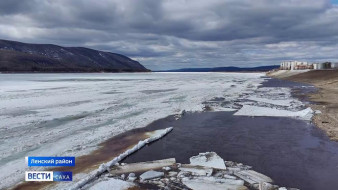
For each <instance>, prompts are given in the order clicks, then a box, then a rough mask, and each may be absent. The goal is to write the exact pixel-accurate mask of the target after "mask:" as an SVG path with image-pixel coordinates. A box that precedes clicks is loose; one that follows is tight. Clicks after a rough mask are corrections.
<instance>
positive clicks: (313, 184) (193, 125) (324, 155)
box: [124, 81, 338, 190]
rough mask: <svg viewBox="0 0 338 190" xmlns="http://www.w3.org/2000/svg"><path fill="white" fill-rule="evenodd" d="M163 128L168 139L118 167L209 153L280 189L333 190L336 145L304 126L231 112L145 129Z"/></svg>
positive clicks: (337, 171) (337, 170) (337, 176)
mask: <svg viewBox="0 0 338 190" xmlns="http://www.w3.org/2000/svg"><path fill="white" fill-rule="evenodd" d="M272 82H273V81H272ZM270 83H271V82H270ZM269 85H271V84H269ZM275 85H277V84H275ZM169 126H173V127H174V130H173V131H172V132H171V133H170V134H168V135H167V136H166V137H164V138H163V139H161V140H159V141H156V142H154V143H152V144H150V145H149V146H147V147H145V148H143V149H141V150H140V151H138V152H136V153H135V154H133V155H131V156H130V157H128V158H127V159H126V160H125V161H124V162H127V163H128V162H129V163H131V162H140V161H149V160H157V159H165V158H171V157H174V158H176V159H177V162H181V163H189V158H190V157H191V156H194V155H197V154H198V153H200V152H207V151H214V152H216V153H217V154H219V155H220V156H221V157H222V158H224V159H225V160H231V161H236V162H242V163H243V164H246V165H250V166H253V169H254V170H256V171H258V172H261V173H263V174H265V175H268V176H270V177H271V178H272V179H274V181H275V183H276V184H278V185H280V186H288V187H295V188H300V189H305V190H331V189H332V190H334V189H338V143H336V142H331V141H330V140H329V139H328V138H327V137H326V136H325V135H324V133H323V132H322V131H320V130H319V129H317V128H316V127H315V126H313V125H312V124H309V123H308V122H305V121H301V120H296V119H291V118H282V117H246V116H233V112H204V113H188V114H186V115H185V116H184V117H183V118H181V119H180V120H178V121H176V120H174V119H173V117H168V118H165V119H161V120H158V121H155V122H154V123H152V124H150V125H149V126H148V127H147V128H148V129H149V130H150V129H159V128H166V127H169Z"/></svg>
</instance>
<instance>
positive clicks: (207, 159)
mask: <svg viewBox="0 0 338 190" xmlns="http://www.w3.org/2000/svg"><path fill="white" fill-rule="evenodd" d="M190 164H192V165H197V166H206V167H211V168H217V169H225V168H226V167H225V164H224V160H223V159H222V158H221V157H219V156H218V155H217V154H216V153H215V152H206V153H200V154H199V155H197V156H193V157H191V158H190Z"/></svg>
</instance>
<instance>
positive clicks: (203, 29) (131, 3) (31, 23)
mask: <svg viewBox="0 0 338 190" xmlns="http://www.w3.org/2000/svg"><path fill="white" fill-rule="evenodd" d="M337 22H338V6H336V5H332V4H331V3H330V1H329V0H307V1H304V0H283V1H280V0H255V1H252V0H208V1H205V0H170V1H169V0H162V1H161V0H124V1H119V0H100V1H94V0H81V1H80V0H79V1H69V0H34V1H28V0H20V1H17V0H11V1H0V28H1V30H0V38H3V39H11V40H18V41H24V42H31V43H55V44H59V45H66V46H86V47H90V48H96V49H100V50H105V51H112V52H116V53H122V54H124V55H127V56H131V57H132V58H135V59H137V60H139V61H140V62H141V63H142V64H144V65H145V66H147V67H149V68H151V69H155V70H157V69H169V68H183V67H214V66H229V65H235V66H255V65H265V64H278V63H279V62H280V61H282V60H286V59H287V60H289V59H302V60H307V61H321V60H331V61H338V53H337V51H336V50H337V48H338V43H337V42H338V23H337Z"/></svg>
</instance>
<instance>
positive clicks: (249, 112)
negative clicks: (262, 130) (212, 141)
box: [234, 105, 313, 120]
mask: <svg viewBox="0 0 338 190" xmlns="http://www.w3.org/2000/svg"><path fill="white" fill-rule="evenodd" d="M312 114H313V110H312V109H311V108H306V109H303V110H300V111H288V110H280V109H276V108H268V107H258V106H249V105H244V106H243V107H242V108H241V109H240V110H238V111H237V112H236V113H235V114H234V115H242V116H273V117H298V118H302V119H304V120H309V119H311V117H312Z"/></svg>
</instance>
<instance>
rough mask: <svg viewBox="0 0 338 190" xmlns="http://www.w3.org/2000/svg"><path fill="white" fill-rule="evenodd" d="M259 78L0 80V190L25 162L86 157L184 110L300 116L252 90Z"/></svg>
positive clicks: (273, 96)
mask: <svg viewBox="0 0 338 190" xmlns="http://www.w3.org/2000/svg"><path fill="white" fill-rule="evenodd" d="M264 75H265V74H264V73H137V74H108V73H105V74H1V75H0V171H1V172H0V189H1V188H2V187H8V186H10V185H13V184H15V183H17V182H19V181H21V180H23V179H24V171H25V170H26V169H27V167H26V166H25V159H24V158H25V156H79V155H84V154H88V153H90V152H91V151H93V150H95V149H96V148H97V145H98V144H99V143H101V142H103V141H105V140H107V139H108V138H111V137H112V136H115V135H117V134H120V133H122V132H124V131H127V130H130V129H134V128H140V127H145V126H146V125H148V124H149V123H151V122H152V121H155V120H157V119H160V118H163V117H166V116H168V115H172V114H180V113H181V112H182V111H183V110H186V111H202V110H203V107H205V106H206V105H207V107H208V109H211V110H214V111H236V110H239V111H238V112H237V114H238V115H250V114H252V113H253V112H255V113H256V115H257V116H260V115H266V114H267V115H268V116H269V114H271V116H283V115H285V116H292V115H294V116H297V117H304V118H306V117H305V116H306V115H307V113H308V110H305V111H304V110H303V109H304V107H303V104H302V103H301V102H299V101H297V100H295V99H292V98H291V94H290V89H288V88H275V87H271V88H258V87H259V85H260V84H261V83H262V82H263V81H264V80H265V78H264V77H263V76H264ZM252 110H255V111H252ZM4 171H6V172H4Z"/></svg>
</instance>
